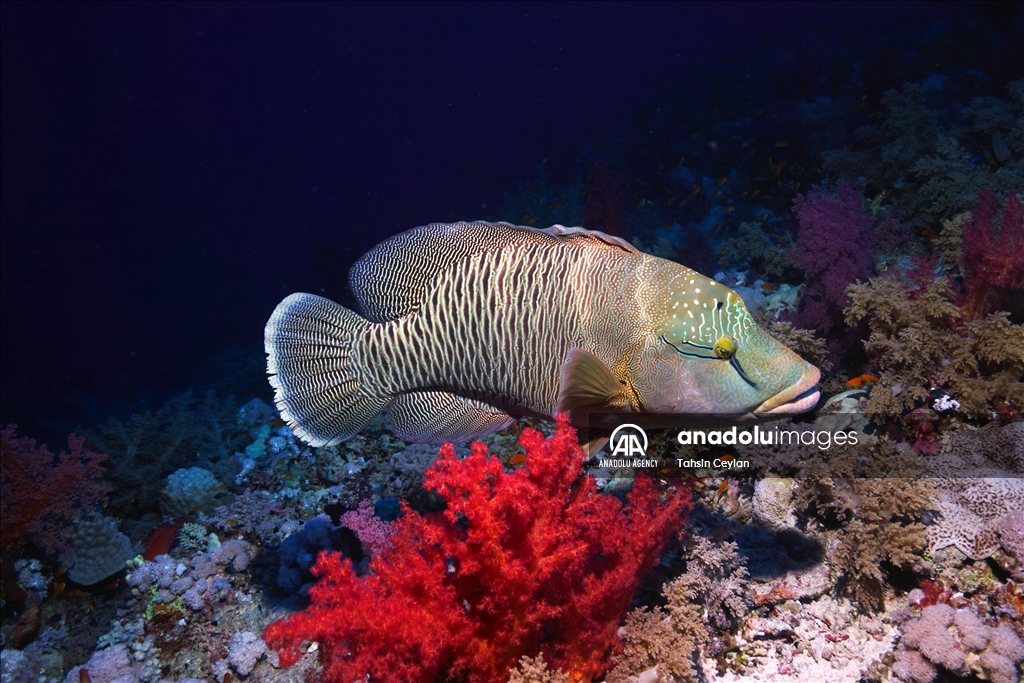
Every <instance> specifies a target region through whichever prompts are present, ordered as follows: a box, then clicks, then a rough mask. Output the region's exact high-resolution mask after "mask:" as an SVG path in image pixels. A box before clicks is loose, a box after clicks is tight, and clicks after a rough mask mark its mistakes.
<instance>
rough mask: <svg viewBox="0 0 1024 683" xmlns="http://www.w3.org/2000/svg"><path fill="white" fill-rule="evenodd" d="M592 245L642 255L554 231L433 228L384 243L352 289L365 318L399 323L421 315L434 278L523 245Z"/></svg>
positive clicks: (573, 231)
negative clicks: (464, 262) (483, 256)
mask: <svg viewBox="0 0 1024 683" xmlns="http://www.w3.org/2000/svg"><path fill="white" fill-rule="evenodd" d="M559 242H569V243H572V244H587V245H590V246H602V247H604V248H614V249H624V250H626V251H630V252H636V249H635V248H633V246H632V245H630V244H629V243H628V242H625V241H623V240H621V239H619V238H618V237H612V236H610V235H605V234H604V233H601V232H596V231H591V230H585V229H583V228H566V227H565V226H562V225H554V226H552V227H550V228H547V229H544V230H538V229H536V228H530V227H526V226H520V225H512V224H511V223H488V222H485V221H474V222H461V223H431V224H430V225H424V226H422V227H419V228H413V229H412V230H407V231H406V232H403V233H401V234H398V235H395V236H394V237H391V238H389V239H387V240H384V241H383V242H381V243H380V244H378V245H377V246H376V247H374V248H373V249H371V250H370V251H368V252H367V253H366V254H365V255H364V256H363V257H362V258H360V259H359V260H358V261H356V262H355V264H354V265H353V266H352V269H351V270H350V271H349V274H348V281H349V287H351V289H352V293H353V294H354V295H355V297H356V300H357V301H358V302H359V307H360V309H362V313H363V315H365V316H366V317H367V318H369V319H370V320H372V321H374V322H386V321H388V320H397V319H398V318H401V317H403V316H406V315H408V314H409V313H411V312H412V311H414V310H416V308H417V306H418V305H419V304H420V303H422V301H423V299H424V295H425V293H426V291H427V288H428V287H429V286H430V284H431V282H433V280H434V278H435V277H436V276H437V275H438V273H441V272H442V271H444V270H445V269H447V268H448V267H449V266H451V265H452V264H454V263H457V262H458V261H461V260H462V259H465V258H468V257H470V256H473V255H474V254H480V253H483V252H486V251H492V250H495V249H503V248H505V247H508V246H511V245H520V244H543V243H549V244H557V243H559Z"/></svg>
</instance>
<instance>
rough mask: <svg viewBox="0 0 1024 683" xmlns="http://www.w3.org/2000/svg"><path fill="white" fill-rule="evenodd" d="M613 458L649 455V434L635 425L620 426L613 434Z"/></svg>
mask: <svg viewBox="0 0 1024 683" xmlns="http://www.w3.org/2000/svg"><path fill="white" fill-rule="evenodd" d="M611 445H612V457H615V456H616V455H621V456H622V457H625V458H634V457H643V456H644V454H646V453H647V433H646V432H644V430H642V429H640V427H637V426H636V425H633V424H625V425H619V426H618V427H616V428H615V431H613V432H612V438H611Z"/></svg>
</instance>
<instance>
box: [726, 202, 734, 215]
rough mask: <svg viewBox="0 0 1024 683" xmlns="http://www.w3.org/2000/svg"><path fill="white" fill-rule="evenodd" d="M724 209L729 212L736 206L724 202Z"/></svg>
mask: <svg viewBox="0 0 1024 683" xmlns="http://www.w3.org/2000/svg"><path fill="white" fill-rule="evenodd" d="M725 210H726V211H728V212H730V213H731V212H733V211H735V210H736V207H735V206H733V205H732V204H726V205H725Z"/></svg>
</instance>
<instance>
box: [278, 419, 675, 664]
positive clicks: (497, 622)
mask: <svg viewBox="0 0 1024 683" xmlns="http://www.w3.org/2000/svg"><path fill="white" fill-rule="evenodd" d="M520 442H521V443H522V445H523V446H524V447H525V449H526V453H527V455H526V463H525V465H524V466H523V467H521V468H519V469H518V470H516V471H515V472H513V473H511V474H509V473H506V472H505V469H504V467H503V466H502V464H501V461H500V460H498V459H497V458H494V457H490V456H488V454H487V449H486V447H485V446H484V445H483V444H481V443H476V444H474V446H473V451H472V453H471V454H470V455H469V456H468V457H467V458H465V459H464V460H459V459H457V458H456V456H455V451H454V449H453V448H452V447H451V445H446V446H444V447H443V448H442V450H441V455H440V457H439V459H438V461H437V462H436V463H435V464H434V465H433V466H432V467H431V468H429V469H428V470H427V473H426V482H425V487H426V488H427V489H428V490H432V491H434V492H436V493H437V494H439V495H440V496H441V497H442V498H444V500H445V501H446V502H447V510H446V511H445V512H444V513H435V514H428V515H418V514H416V513H414V512H413V511H412V510H411V509H410V508H408V506H406V507H405V512H404V515H403V516H402V517H401V518H400V519H399V520H398V521H397V522H395V524H394V533H393V535H392V537H391V540H392V546H391V548H389V549H388V550H385V551H384V552H383V553H382V554H381V555H379V556H377V557H376V558H374V560H373V561H372V562H371V565H370V566H371V569H372V572H373V573H372V574H371V575H370V576H368V577H367V578H366V579H359V578H357V577H356V575H355V573H354V572H353V570H352V565H351V563H350V562H343V561H342V560H341V559H340V557H339V556H338V554H337V553H328V552H324V553H321V555H320V557H319V559H318V561H317V563H316V565H315V567H314V573H315V574H316V575H317V576H319V577H320V581H319V582H318V583H317V584H316V585H315V586H314V587H313V588H311V589H310V597H311V599H312V603H313V604H312V606H311V607H310V608H309V609H308V610H306V611H305V612H302V613H299V614H296V615H294V616H292V617H289V618H288V619H285V620H284V621H279V622H276V623H274V624H271V625H270V626H269V627H268V628H267V630H266V632H265V638H266V640H267V642H268V643H269V644H270V645H271V646H272V647H273V648H275V649H277V650H279V651H280V652H281V661H282V663H284V664H285V665H290V664H292V663H294V662H296V661H297V660H298V659H299V657H300V656H301V649H300V648H301V646H302V644H303V642H306V641H317V642H318V643H319V654H320V662H321V665H322V667H323V673H322V676H323V680H327V681H350V680H354V679H356V678H360V677H363V676H366V675H367V674H369V675H370V676H371V677H372V678H374V679H377V678H378V677H380V678H382V679H386V680H390V681H423V682H424V683H426V682H428V681H433V680H435V679H437V678H438V677H446V678H447V679H451V680H464V681H468V682H470V683H475V682H483V681H488V682H490V681H496V680H501V679H503V678H504V677H506V676H507V675H508V674H509V671H510V670H511V669H512V667H513V666H514V665H515V664H516V663H517V662H518V661H519V660H520V659H521V657H523V656H524V655H525V656H536V655H537V654H543V655H544V657H545V659H546V660H547V661H548V663H549V664H551V665H552V666H554V667H555V668H558V669H561V670H563V671H566V672H568V673H569V674H570V676H571V679H572V680H574V681H587V680H590V679H591V678H592V677H593V676H594V675H596V674H599V673H602V672H603V671H604V670H606V669H607V667H608V661H609V657H610V655H611V652H612V649H613V646H614V645H615V643H616V641H617V637H616V630H617V628H618V623H619V619H620V618H621V617H622V615H623V614H624V613H625V611H626V609H627V608H628V606H629V602H630V599H631V598H632V596H633V593H634V591H635V590H636V588H637V586H638V585H639V581H640V576H641V575H642V574H643V573H644V572H645V571H646V570H647V569H649V568H650V567H651V566H653V564H654V562H655V561H656V560H657V556H658V553H659V552H660V550H661V548H662V546H663V544H664V543H665V542H666V541H667V540H668V538H669V537H670V536H671V535H672V534H673V533H674V532H675V531H676V530H678V528H679V526H680V524H681V521H682V516H683V515H684V514H685V512H686V511H687V510H688V509H689V505H690V500H689V498H690V497H689V495H688V493H689V492H688V490H678V489H672V490H669V491H666V492H664V493H663V492H662V491H660V490H659V488H658V486H657V484H655V483H654V482H653V481H652V480H650V479H646V478H644V479H638V480H637V481H636V482H635V483H634V485H633V489H632V491H631V492H630V493H629V495H628V496H627V502H626V504H625V506H623V505H622V504H621V503H620V502H619V501H618V500H617V499H615V498H613V497H611V496H606V495H602V494H600V493H598V492H597V488H596V484H595V482H594V480H593V479H592V478H590V477H582V478H580V474H581V461H582V453H581V451H580V449H579V446H578V444H577V441H576V434H575V432H574V431H573V430H572V429H571V427H570V426H569V423H568V419H567V418H566V417H565V416H559V418H558V428H557V430H556V433H555V435H554V436H553V437H551V439H550V440H547V441H545V440H544V438H543V436H542V435H541V434H540V433H539V432H536V431H534V430H532V429H527V430H525V431H524V432H523V434H522V435H521V436H520ZM663 496H664V499H663Z"/></svg>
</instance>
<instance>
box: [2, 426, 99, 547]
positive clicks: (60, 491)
mask: <svg viewBox="0 0 1024 683" xmlns="http://www.w3.org/2000/svg"><path fill="white" fill-rule="evenodd" d="M16 432H17V425H7V426H6V427H4V428H3V430H2V431H0V517H2V518H3V525H4V527H3V528H4V532H3V534H2V539H3V540H2V541H0V548H2V549H3V550H4V551H18V550H21V547H22V545H23V544H24V543H25V542H26V541H29V540H31V541H33V542H34V543H36V544H37V545H39V547H40V548H42V549H43V550H46V551H49V552H53V551H56V550H61V549H64V548H65V547H66V546H65V544H64V542H63V540H62V539H63V536H64V534H65V532H66V531H67V530H68V529H69V528H70V526H71V522H72V521H73V520H74V519H75V518H76V517H78V516H79V515H82V514H89V513H91V512H92V511H93V510H94V509H96V508H98V507H100V506H102V505H103V504H104V503H105V502H106V498H107V492H108V491H109V490H110V487H109V486H107V485H106V484H104V483H103V482H102V481H100V478H101V477H102V475H103V467H102V463H103V461H104V460H106V455H101V454H98V453H93V452H92V451H90V450H87V449H85V448H83V447H82V444H83V443H84V442H85V439H84V438H82V437H77V436H75V435H74V434H72V435H71V436H69V437H68V449H69V450H67V451H61V453H60V455H58V456H54V455H53V453H51V452H50V449H48V448H47V447H46V446H45V445H39V444H37V443H36V441H35V440H34V439H31V438H29V437H20V438H19V437H17V436H16Z"/></svg>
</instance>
